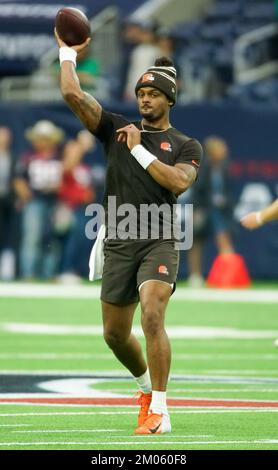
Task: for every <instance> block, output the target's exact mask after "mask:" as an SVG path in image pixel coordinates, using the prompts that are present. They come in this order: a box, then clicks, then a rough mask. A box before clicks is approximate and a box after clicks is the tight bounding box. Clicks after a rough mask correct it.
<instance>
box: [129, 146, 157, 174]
mask: <svg viewBox="0 0 278 470" xmlns="http://www.w3.org/2000/svg"><path fill="white" fill-rule="evenodd" d="M130 153H131V155H133V156H134V158H136V160H137V162H138V163H139V164H140V165H141V166H142V167H143V168H144V170H146V169H147V168H148V166H149V165H150V164H151V163H152V162H153V161H154V160H157V158H156V157H155V156H154V155H153V154H152V153H151V152H149V151H148V150H147V149H145V147H143V145H140V144H138V145H135V147H133V149H132V150H131V151H130Z"/></svg>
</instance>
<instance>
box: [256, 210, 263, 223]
mask: <svg viewBox="0 0 278 470" xmlns="http://www.w3.org/2000/svg"><path fill="white" fill-rule="evenodd" d="M255 215H256V222H257V224H258V225H262V223H263V221H262V213H261V212H255Z"/></svg>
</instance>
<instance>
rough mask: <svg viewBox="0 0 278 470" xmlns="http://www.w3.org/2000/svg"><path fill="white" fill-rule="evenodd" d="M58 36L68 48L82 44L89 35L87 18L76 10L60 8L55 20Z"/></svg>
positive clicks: (89, 29)
mask: <svg viewBox="0 0 278 470" xmlns="http://www.w3.org/2000/svg"><path fill="white" fill-rule="evenodd" d="M55 27H56V30H57V33H58V35H59V36H60V38H61V39H62V41H64V42H65V43H66V44H67V45H68V46H75V45H78V44H82V43H83V42H84V41H86V39H87V38H88V37H90V35H91V27H90V23H89V20H88V18H87V16H86V15H85V14H84V13H83V12H82V11H81V10H78V9H77V8H62V9H61V10H59V11H58V13H57V15H56V19H55Z"/></svg>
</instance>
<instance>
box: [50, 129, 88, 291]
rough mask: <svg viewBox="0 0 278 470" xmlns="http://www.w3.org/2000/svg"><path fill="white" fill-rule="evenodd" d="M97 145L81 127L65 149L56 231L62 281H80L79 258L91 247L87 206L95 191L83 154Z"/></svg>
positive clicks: (60, 278) (60, 279)
mask: <svg viewBox="0 0 278 470" xmlns="http://www.w3.org/2000/svg"><path fill="white" fill-rule="evenodd" d="M95 145H96V142H95V138H94V136H93V135H92V134H91V133H90V132H88V131H87V130H82V131H80V132H79V133H78V134H77V137H76V139H75V140H71V141H69V142H68V143H67V144H66V146H65V149H64V158H63V166H64V174H63V180H62V184H61V187H60V190H59V204H58V206H57V208H56V214H55V231H56V233H57V234H58V235H59V237H60V240H61V241H62V245H63V248H62V259H61V268H60V271H61V274H60V276H59V278H58V279H59V281H60V282H62V283H77V282H80V280H81V278H80V269H79V265H80V257H82V253H83V252H84V248H85V247H86V245H88V247H89V248H91V241H88V240H87V239H86V238H85V225H86V223H87V220H86V217H85V209H86V206H87V205H88V204H89V203H91V202H93V201H94V199H95V191H94V188H93V184H92V167H91V166H90V165H88V164H86V163H85V162H84V157H85V156H86V154H88V152H91V151H92V150H93V149H94V147H95ZM88 254H89V253H87V257H86V260H87V259H88Z"/></svg>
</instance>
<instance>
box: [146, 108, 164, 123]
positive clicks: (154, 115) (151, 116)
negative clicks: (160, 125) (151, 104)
mask: <svg viewBox="0 0 278 470" xmlns="http://www.w3.org/2000/svg"><path fill="white" fill-rule="evenodd" d="M164 113H165V112H164V111H163V110H160V111H157V112H155V111H153V110H151V111H141V113H140V114H141V116H142V117H143V118H144V119H146V121H149V122H155V121H158V120H160V119H161V118H162V117H163V116H164Z"/></svg>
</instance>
